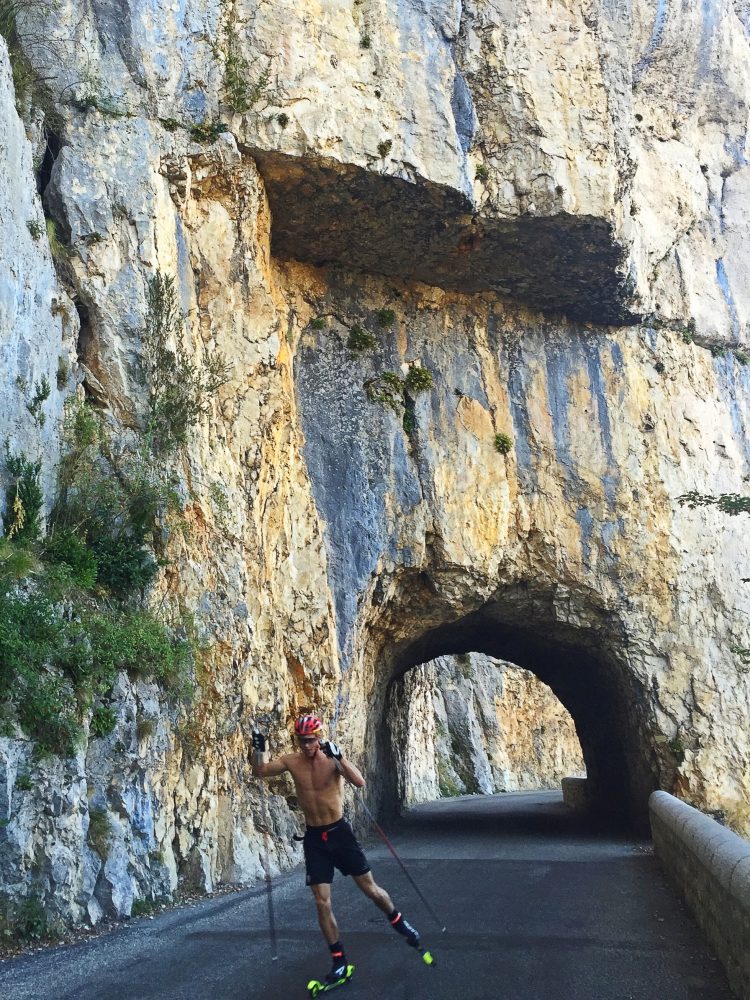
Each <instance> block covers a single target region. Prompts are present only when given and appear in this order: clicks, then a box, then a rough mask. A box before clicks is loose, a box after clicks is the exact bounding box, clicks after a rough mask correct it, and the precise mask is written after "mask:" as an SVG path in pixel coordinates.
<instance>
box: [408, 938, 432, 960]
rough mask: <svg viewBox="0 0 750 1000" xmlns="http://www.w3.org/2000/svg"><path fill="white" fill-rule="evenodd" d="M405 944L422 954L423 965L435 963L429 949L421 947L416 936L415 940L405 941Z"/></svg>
mask: <svg viewBox="0 0 750 1000" xmlns="http://www.w3.org/2000/svg"><path fill="white" fill-rule="evenodd" d="M407 944H408V945H409V947H410V948H413V949H414V950H415V951H416V952H419V954H420V955H421V956H422V961H423V962H424V964H425V965H435V956H434V955H433V954H432V952H431V951H428V950H427V949H426V948H423V947H422V945H421V944H420V941H419V938H417V940H416V941H407Z"/></svg>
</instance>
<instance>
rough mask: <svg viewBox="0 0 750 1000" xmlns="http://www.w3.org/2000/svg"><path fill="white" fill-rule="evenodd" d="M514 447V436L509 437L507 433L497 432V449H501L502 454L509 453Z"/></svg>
mask: <svg viewBox="0 0 750 1000" xmlns="http://www.w3.org/2000/svg"><path fill="white" fill-rule="evenodd" d="M512 448H513V438H511V437H509V436H508V435H507V434H496V435H495V450H496V451H499V452H500V454H501V455H507V454H509V452H510V451H511V450H512Z"/></svg>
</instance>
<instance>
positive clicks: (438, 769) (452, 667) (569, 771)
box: [386, 653, 586, 809]
mask: <svg viewBox="0 0 750 1000" xmlns="http://www.w3.org/2000/svg"><path fill="white" fill-rule="evenodd" d="M387 698H388V701H387V715H386V717H387V719H388V723H389V726H390V729H391V749H392V753H393V756H394V758H395V759H396V760H397V761H398V778H399V801H400V802H401V803H402V804H403V806H404V807H405V808H407V809H408V808H411V807H412V806H415V805H418V804H420V803H422V802H430V801H434V800H435V799H440V798H452V797H455V796H457V795H466V794H472V795H476V794H480V795H492V794H495V793H499V792H526V791H534V792H538V791H542V790H551V789H554V790H555V791H556V792H557V794H558V795H559V794H560V789H561V787H562V784H561V783H562V780H563V778H576V779H582V778H585V774H586V768H585V764H584V762H583V757H582V752H581V745H580V741H579V739H578V735H577V732H576V729H575V723H574V721H573V718H572V716H571V715H570V713H569V712H568V711H567V709H566V708H565V706H564V705H563V704H562V703H561V702H560V700H559V699H558V698H557V697H556V695H555V694H554V692H553V691H552V690H551V689H550V688H549V687H548V686H547V685H546V684H544V683H543V682H542V681H540V680H539V678H538V677H536V676H535V675H534V674H531V673H529V672H528V671H526V670H523V669H521V668H520V667H516V666H515V664H511V663H507V662H505V661H502V660H495V659H493V658H491V657H487V656H484V655H483V654H474V653H472V654H469V653H467V654H461V655H457V656H446V657H440V658H439V659H437V660H431V661H429V662H428V663H427V664H424V665H422V666H418V667H413V668H412V669H410V670H408V671H407V672H406V674H404V675H403V677H402V678H400V679H399V680H397V681H393V682H392V683H391V684H390V685H389V689H388V696H387ZM575 791H576V792H578V793H579V794H580V793H581V791H582V788H581V786H580V785H578V786H577V787H576V789H575Z"/></svg>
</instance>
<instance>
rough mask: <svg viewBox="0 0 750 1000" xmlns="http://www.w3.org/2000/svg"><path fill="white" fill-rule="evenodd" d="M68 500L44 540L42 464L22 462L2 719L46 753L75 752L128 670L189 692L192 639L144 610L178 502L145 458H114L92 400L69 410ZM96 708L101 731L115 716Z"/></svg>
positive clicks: (13, 519)
mask: <svg viewBox="0 0 750 1000" xmlns="http://www.w3.org/2000/svg"><path fill="white" fill-rule="evenodd" d="M63 441H64V445H63V456H62V459H61V462H60V466H59V470H58V484H57V493H56V496H55V500H54V503H53V505H52V510H51V512H50V515H49V517H48V518H47V523H46V534H43V527H44V525H43V496H42V491H41V487H40V484H39V475H40V471H41V464H40V463H39V462H30V461H29V460H28V459H27V458H26V456H24V455H13V454H12V453H11V452H10V449H9V447H8V446H6V453H5V472H6V473H7V474H8V475H9V476H10V480H11V481H10V485H9V486H8V488H7V490H6V513H5V516H4V528H5V538H3V539H0V722H2V723H3V724H4V728H5V729H6V731H9V728H10V726H11V724H12V720H13V719H14V718H15V719H17V720H18V722H19V723H20V725H21V727H22V728H23V729H24V731H25V732H27V733H28V735H29V736H31V737H32V738H33V739H35V740H36V741H37V744H38V752H41V753H47V752H50V753H59V754H66V755H69V754H73V753H74V752H75V750H76V747H77V746H78V745H79V743H80V741H81V739H82V735H83V727H82V720H83V717H84V715H85V714H87V713H88V712H89V711H90V710H91V706H92V703H93V702H94V700H95V699H96V698H97V697H99V696H101V695H103V694H105V693H106V692H107V691H108V690H109V689H110V688H111V686H112V684H113V683H114V681H115V679H116V677H117V673H118V671H120V670H127V671H128V672H129V673H130V674H131V675H132V676H140V677H151V678H154V679H156V680H157V681H159V682H160V683H161V684H162V685H163V687H164V689H165V690H166V691H167V692H168V693H169V694H170V695H171V696H173V697H180V698H182V697H187V696H189V692H190V679H189V678H190V667H191V662H192V652H191V644H190V641H189V639H188V637H187V635H186V630H185V629H184V627H178V629H177V630H175V628H173V627H171V624H170V623H168V622H167V621H165V620H164V619H163V618H161V617H160V616H159V615H158V614H156V613H154V612H153V611H150V610H149V609H148V608H147V607H146V606H145V592H146V589H147V587H148V585H149V584H150V583H151V581H152V580H153V578H154V575H155V573H156V570H157V563H156V561H155V559H154V556H153V555H152V553H151V549H150V548H149V546H148V541H149V540H150V539H151V540H152V539H153V536H154V532H155V530H156V528H157V524H158V523H163V521H164V519H165V518H167V517H168V515H169V513H170V511H172V510H174V509H175V505H176V500H175V498H174V491H173V486H172V483H171V481H170V479H169V477H168V476H167V474H166V473H164V472H163V471H162V472H160V471H159V467H158V466H157V464H156V463H154V462H150V461H148V459H147V457H145V456H144V455H142V454H137V455H124V454H115V452H114V449H113V446H112V443H111V442H110V441H109V439H108V437H107V435H106V433H105V431H104V428H103V426H102V424H101V422H100V420H99V418H98V417H97V415H96V414H95V413H94V411H93V410H91V409H90V408H89V407H88V406H86V405H85V404H83V403H80V402H75V403H74V404H72V405H70V406H69V407H68V411H67V415H66V419H65V426H64V434H63ZM109 712H110V710H108V709H102V708H100V709H97V710H96V712H95V713H94V716H93V717H92V721H91V726H90V728H91V732H92V733H93V734H95V735H104V734H105V731H107V729H108V727H109V726H110V722H111V723H112V724H114V723H113V721H112V719H111V718H110V715H109V714H108V713H109Z"/></svg>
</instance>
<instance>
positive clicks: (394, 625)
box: [366, 572, 659, 831]
mask: <svg viewBox="0 0 750 1000" xmlns="http://www.w3.org/2000/svg"><path fill="white" fill-rule="evenodd" d="M451 575H452V576H453V577H454V579H453V584H455V572H454V573H453V574H451ZM406 576H407V579H405V580H402V581H401V583H400V585H399V586H398V587H396V588H395V591H392V592H391V595H390V597H387V596H384V594H383V593H381V595H380V598H379V600H381V601H382V605H381V607H380V608H379V609H378V612H379V613H377V614H376V615H375V616H374V617H373V618H372V619H371V621H370V626H369V628H368V631H369V633H370V635H369V643H368V644H369V647H370V655H371V665H370V668H369V671H368V673H369V674H370V684H369V685H368V686H369V687H370V691H371V693H370V697H369V699H368V705H369V711H368V718H367V724H366V725H367V730H366V731H367V732H368V733H370V734H372V737H373V738H372V739H370V740H369V741H366V745H367V746H368V748H369V755H370V761H369V767H370V768H371V771H370V773H371V774H376V775H378V779H377V787H376V788H375V789H373V790H372V792H371V795H373V796H375V797H376V798H377V806H378V808H379V809H381V811H383V812H384V813H385V814H391V815H393V814H395V813H397V812H398V811H399V810H400V807H401V802H400V796H399V791H398V780H397V777H398V769H397V762H396V761H395V760H394V758H393V753H392V748H391V739H390V723H389V718H388V712H389V709H388V706H389V691H390V689H391V686H392V685H393V684H394V683H395V682H396V681H398V680H399V679H400V678H401V677H403V676H404V674H405V673H406V672H407V671H408V670H410V669H411V668H412V667H416V666H418V665H421V664H424V663H427V662H429V661H431V660H434V659H436V658H438V657H440V656H446V655H456V654H462V653H483V654H486V655H487V656H490V657H492V658H493V659H496V660H503V661H506V662H508V663H511V664H513V665H515V666H518V667H521V668H523V669H525V670H528V671H530V672H531V673H533V674H534V675H536V676H537V677H538V678H539V679H540V680H541V681H542V682H543V683H544V684H546V685H547V686H548V687H549V688H550V689H551V690H552V691H553V693H554V694H555V695H556V696H557V698H558V699H559V700H560V702H561V703H562V704H563V705H564V707H565V708H566V709H567V710H568V712H569V713H570V715H571V716H572V717H573V720H574V722H575V726H576V731H577V734H578V738H579V741H580V744H581V749H582V752H583V756H584V761H585V764H586V770H587V775H588V790H589V794H590V797H591V802H592V806H593V808H594V811H595V813H596V814H597V815H598V816H600V817H602V818H604V819H607V820H610V821H612V822H614V823H617V824H619V825H627V826H631V827H635V828H636V829H638V830H640V831H644V830H646V829H647V827H648V806H647V803H648V795H649V793H650V792H651V791H652V790H653V789H654V788H655V787H658V785H659V781H658V777H657V775H658V770H657V766H656V761H655V759H654V754H653V752H652V747H653V743H652V740H651V736H650V729H651V726H650V724H649V719H648V712H647V705H648V703H649V699H648V697H647V692H646V691H644V690H643V689H642V685H641V683H640V681H639V679H638V678H637V677H636V676H634V674H633V671H632V670H631V669H630V668H629V666H628V663H627V647H628V636H627V631H626V629H625V628H624V627H623V625H622V622H621V621H620V620H619V619H618V618H617V616H616V615H614V614H613V613H612V612H610V611H608V610H606V609H603V608H601V607H600V606H599V604H598V602H597V601H596V597H595V595H591V594H590V595H585V594H582V593H581V592H579V591H577V592H576V593H575V594H573V593H572V592H568V591H567V588H564V587H561V586H554V585H552V586H550V585H547V586H546V587H544V586H537V585H535V584H533V583H528V582H524V583H520V584H515V585H511V586H508V587H505V588H503V589H502V590H500V591H497V592H495V593H494V594H492V595H491V596H490V597H489V598H488V599H485V600H481V599H480V600H478V601H477V603H476V606H475V607H473V608H469V609H467V610H465V611H464V612H463V613H456V608H455V604H454V602H453V601H452V600H450V599H449V598H447V597H446V594H445V592H444V588H442V587H441V586H440V585H436V581H435V579H434V578H431V577H428V576H427V575H426V574H424V573H422V574H419V575H418V576H415V575H413V574H407V575H406ZM464 583H465V581H464ZM380 587H381V591H382V590H383V588H382V583H381V585H380ZM376 589H377V588H376Z"/></svg>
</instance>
